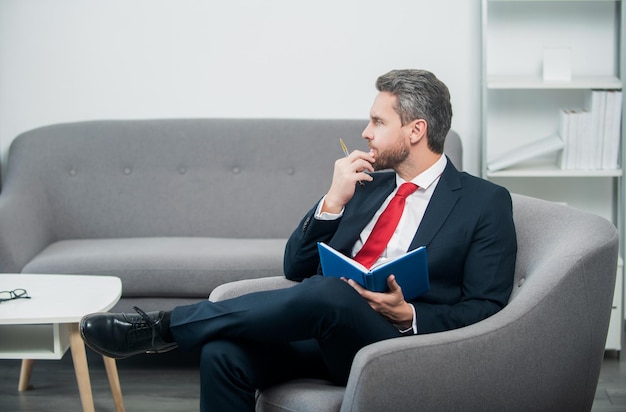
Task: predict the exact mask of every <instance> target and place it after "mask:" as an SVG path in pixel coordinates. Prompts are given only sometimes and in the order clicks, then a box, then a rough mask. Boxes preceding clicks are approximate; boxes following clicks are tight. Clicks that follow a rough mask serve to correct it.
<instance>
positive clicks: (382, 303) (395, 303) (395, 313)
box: [347, 275, 413, 328]
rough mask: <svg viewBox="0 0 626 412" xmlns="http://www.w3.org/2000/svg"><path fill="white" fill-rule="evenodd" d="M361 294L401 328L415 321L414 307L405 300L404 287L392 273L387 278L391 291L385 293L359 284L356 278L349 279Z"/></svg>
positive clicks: (373, 306)
mask: <svg viewBox="0 0 626 412" xmlns="http://www.w3.org/2000/svg"><path fill="white" fill-rule="evenodd" d="M347 282H348V284H349V285H350V286H352V287H353V288H354V289H355V290H356V291H357V292H359V295H361V296H362V297H363V298H364V299H365V300H367V302H368V303H369V305H370V306H371V307H372V309H374V310H375V311H376V312H378V313H380V314H381V315H383V316H384V317H385V318H387V319H389V321H390V322H392V323H393V324H395V325H397V326H399V327H400V328H410V327H411V324H412V322H413V309H412V308H411V305H410V304H409V303H407V302H406V301H405V300H404V295H403V293H402V288H400V285H398V282H396V277H395V276H394V275H390V276H389V277H388V278H387V286H388V287H389V291H387V292H384V293H378V292H372V291H370V290H367V289H365V288H364V287H362V286H361V285H359V284H358V283H357V282H355V281H354V280H352V279H350V280H347Z"/></svg>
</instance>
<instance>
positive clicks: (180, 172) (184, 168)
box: [178, 166, 187, 175]
mask: <svg viewBox="0 0 626 412" xmlns="http://www.w3.org/2000/svg"><path fill="white" fill-rule="evenodd" d="M178 173H179V174H181V175H184V174H186V173H187V168H186V167H182V166H181V167H179V168H178Z"/></svg>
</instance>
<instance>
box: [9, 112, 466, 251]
mask: <svg viewBox="0 0 626 412" xmlns="http://www.w3.org/2000/svg"><path fill="white" fill-rule="evenodd" d="M365 126H366V121H364V120H321V119H320V120H298V119H287V120H285V119H159V120H103V121H89V122H78V123H67V124H56V125H51V126H46V127H42V128H38V129H35V130H32V131H29V132H26V133H23V134H21V135H20V136H18V137H17V138H16V139H15V140H14V141H13V143H12V145H11V149H10V153H9V163H8V170H7V175H6V180H5V186H4V188H3V195H9V196H11V195H15V194H19V193H25V192H27V191H30V192H37V195H36V197H35V198H33V199H36V200H33V201H36V202H45V208H44V209H45V210H46V213H48V214H49V215H50V218H49V220H50V222H51V223H50V224H51V225H52V226H53V227H54V229H53V231H54V234H55V235H54V236H55V237H56V238H57V239H69V238H110V237H141V236H213V237H244V238H258V237H261V238H281V237H287V236H288V235H289V234H290V233H291V231H292V230H293V228H294V227H295V226H296V225H297V223H298V221H299V220H300V219H301V217H302V216H303V215H304V214H305V213H306V212H307V211H308V209H309V208H310V207H311V206H312V205H313V204H314V203H315V202H316V201H317V200H318V199H319V198H320V197H321V196H322V195H323V194H324V193H325V191H326V190H327V189H328V187H329V185H330V181H331V177H332V170H333V164H334V161H335V160H336V159H337V158H339V157H341V156H342V155H343V154H342V151H341V147H340V144H339V138H342V139H344V141H345V142H346V144H347V145H348V147H349V149H350V150H352V149H357V148H360V149H363V150H367V149H366V145H365V142H364V141H363V139H362V138H361V132H362V131H363V129H364V127H365ZM449 140H450V142H449V143H448V145H447V149H448V148H449V149H450V151H451V156H453V163H455V165H457V166H458V167H459V168H461V167H462V164H461V156H462V152H461V151H460V140H459V138H458V136H457V135H456V134H455V133H452V137H451V138H450V139H449Z"/></svg>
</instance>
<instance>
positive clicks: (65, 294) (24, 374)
mask: <svg viewBox="0 0 626 412" xmlns="http://www.w3.org/2000/svg"><path fill="white" fill-rule="evenodd" d="M20 288H21V289H26V291H27V292H28V295H29V296H30V297H31V298H30V299H15V300H10V301H6V302H2V303H0V358H2V359H22V370H21V373H20V380H19V384H18V390H20V391H24V390H27V389H28V387H29V381H30V375H31V373H32V370H33V364H34V359H61V358H62V357H63V355H64V354H65V352H66V351H67V349H68V347H69V348H71V353H72V360H73V362H74V370H75V372H76V380H77V381H78V391H79V393H80V400H81V404H82V406H83V411H94V403H93V395H92V393H91V382H90V380H89V369H88V366H87V355H86V351H85V344H84V342H83V340H82V338H81V337H80V332H79V330H78V322H80V320H81V318H82V317H83V316H84V315H86V314H89V313H94V312H105V311H108V310H109V309H111V308H112V307H113V305H115V304H116V303H117V301H118V300H119V299H120V296H121V294H122V282H121V281H120V279H119V278H117V277H114V276H81V275H22V274H3V273H0V291H5V290H14V289H20ZM103 359H104V366H105V368H106V372H107V376H108V379H109V384H110V386H111V392H112V394H113V399H114V401H115V407H116V410H117V411H123V410H124V403H123V400H122V390H121V386H120V382H119V378H118V375H117V366H116V364H115V360H114V359H111V358H108V357H106V356H103Z"/></svg>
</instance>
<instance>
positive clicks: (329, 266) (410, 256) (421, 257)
mask: <svg viewBox="0 0 626 412" xmlns="http://www.w3.org/2000/svg"><path fill="white" fill-rule="evenodd" d="M317 248H318V251H319V255H320V262H321V264H322V273H323V275H324V276H333V277H337V278H342V277H343V278H347V279H353V280H354V281H356V282H357V283H358V284H360V285H361V286H363V287H365V288H367V289H369V290H371V291H373V292H386V291H387V290H388V287H387V278H388V277H389V275H392V274H393V275H395V277H396V281H397V282H398V285H400V287H401V288H402V293H403V294H404V298H405V299H406V300H413V299H415V298H416V297H418V296H420V295H422V294H424V293H426V292H428V291H429V290H430V281H429V279H428V258H427V256H426V247H425V246H422V247H419V248H417V249H414V250H412V251H410V252H408V253H407V254H405V255H402V256H400V257H397V258H395V259H391V260H388V261H386V262H383V263H381V264H379V265H374V266H373V267H372V268H370V269H369V270H368V269H367V268H366V267H365V266H363V265H361V264H360V263H359V262H357V261H355V260H354V259H351V258H349V257H347V256H345V255H344V254H343V253H341V252H338V251H336V250H335V249H333V248H332V247H330V246H328V245H327V244H325V243H323V242H318V243H317Z"/></svg>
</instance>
